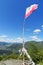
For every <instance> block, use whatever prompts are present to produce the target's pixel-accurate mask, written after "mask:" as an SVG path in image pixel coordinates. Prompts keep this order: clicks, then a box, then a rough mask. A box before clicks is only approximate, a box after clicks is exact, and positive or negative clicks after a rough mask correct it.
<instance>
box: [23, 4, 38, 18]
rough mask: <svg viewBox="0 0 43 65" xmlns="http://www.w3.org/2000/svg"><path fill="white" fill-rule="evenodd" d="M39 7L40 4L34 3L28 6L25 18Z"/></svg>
mask: <svg viewBox="0 0 43 65" xmlns="http://www.w3.org/2000/svg"><path fill="white" fill-rule="evenodd" d="M37 8H38V4H33V5H31V6H30V7H27V8H26V13H25V17H24V18H25V19H26V18H27V17H28V16H30V15H31V14H32V13H33V12H34V11H35V10H36V9H37Z"/></svg>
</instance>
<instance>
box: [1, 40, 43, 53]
mask: <svg viewBox="0 0 43 65" xmlns="http://www.w3.org/2000/svg"><path fill="white" fill-rule="evenodd" d="M31 43H33V44H37V46H38V47H39V48H41V49H43V41H41V42H35V41H28V42H26V43H25V48H26V49H29V48H30V47H29V46H30V44H31ZM21 48H22V43H6V42H0V54H3V53H7V54H10V53H12V52H15V53H18V51H19V49H21ZM1 51H2V52H1Z"/></svg>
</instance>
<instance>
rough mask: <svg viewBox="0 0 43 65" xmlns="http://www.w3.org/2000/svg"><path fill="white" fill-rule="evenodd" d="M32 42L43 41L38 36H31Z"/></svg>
mask: <svg viewBox="0 0 43 65" xmlns="http://www.w3.org/2000/svg"><path fill="white" fill-rule="evenodd" d="M30 38H31V40H33V41H42V39H40V38H39V37H38V36H36V35H34V36H30Z"/></svg>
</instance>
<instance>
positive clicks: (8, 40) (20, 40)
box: [0, 35, 23, 43]
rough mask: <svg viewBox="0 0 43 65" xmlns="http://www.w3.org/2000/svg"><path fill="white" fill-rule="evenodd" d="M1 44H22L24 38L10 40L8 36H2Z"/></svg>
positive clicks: (0, 38) (0, 37)
mask: <svg viewBox="0 0 43 65" xmlns="http://www.w3.org/2000/svg"><path fill="white" fill-rule="evenodd" d="M0 42H12V43H13V42H19V43H22V42H23V38H21V37H18V38H16V39H13V38H12V39H11V38H8V36H6V35H2V36H0Z"/></svg>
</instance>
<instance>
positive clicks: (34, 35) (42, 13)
mask: <svg viewBox="0 0 43 65" xmlns="http://www.w3.org/2000/svg"><path fill="white" fill-rule="evenodd" d="M32 4H38V5H39V6H38V9H37V10H36V11H34V12H33V13H32V14H31V15H30V16H29V17H28V18H27V19H26V20H25V26H24V28H25V31H24V32H25V33H24V39H25V41H31V40H32V41H43V10H42V8H43V2H42V1H39V0H32V1H30V0H28V1H27V0H22V1H21V0H7V1H5V0H4V1H3V0H2V1H0V42H12V43H13V42H22V41H23V35H22V33H23V30H22V28H23V23H24V16H25V11H26V8H27V7H29V6H30V5H32Z"/></svg>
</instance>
